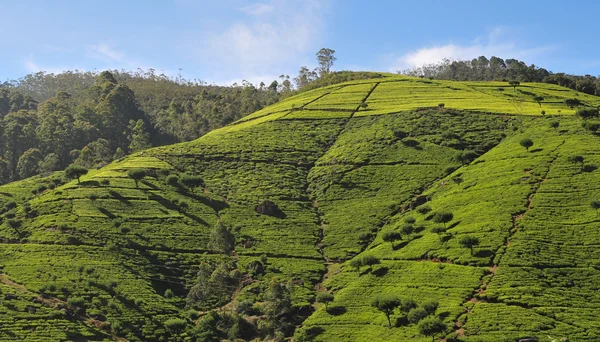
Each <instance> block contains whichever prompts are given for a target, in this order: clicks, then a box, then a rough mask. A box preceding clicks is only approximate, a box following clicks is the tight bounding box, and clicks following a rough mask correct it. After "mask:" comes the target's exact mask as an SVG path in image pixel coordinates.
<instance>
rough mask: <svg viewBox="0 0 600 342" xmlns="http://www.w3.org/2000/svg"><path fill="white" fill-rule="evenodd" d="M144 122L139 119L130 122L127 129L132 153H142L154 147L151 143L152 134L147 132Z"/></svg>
mask: <svg viewBox="0 0 600 342" xmlns="http://www.w3.org/2000/svg"><path fill="white" fill-rule="evenodd" d="M145 126H146V125H145V124H144V120H142V119H138V120H137V121H134V120H129V125H128V126H127V129H128V130H129V132H130V134H129V135H128V136H127V139H128V140H129V150H130V151H131V152H137V151H142V150H145V149H148V148H150V147H152V143H150V134H149V133H148V132H147V131H146V128H145Z"/></svg>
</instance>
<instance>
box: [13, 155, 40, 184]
mask: <svg viewBox="0 0 600 342" xmlns="http://www.w3.org/2000/svg"><path fill="white" fill-rule="evenodd" d="M41 160H42V154H41V153H40V150H38V149H37V148H30V149H28V150H27V151H25V153H23V155H22V156H21V157H20V158H19V161H18V162H17V174H18V175H19V178H21V179H23V178H29V177H31V176H34V175H36V174H37V173H38V171H39V166H38V165H39V163H40V161H41Z"/></svg>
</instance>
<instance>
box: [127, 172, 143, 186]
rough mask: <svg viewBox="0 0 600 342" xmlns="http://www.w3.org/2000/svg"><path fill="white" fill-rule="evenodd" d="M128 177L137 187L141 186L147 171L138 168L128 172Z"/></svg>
mask: <svg viewBox="0 0 600 342" xmlns="http://www.w3.org/2000/svg"><path fill="white" fill-rule="evenodd" d="M127 176H128V177H129V178H131V179H133V180H134V181H135V187H136V188H137V187H138V185H139V181H140V180H142V179H143V178H144V177H146V169H141V168H136V169H130V170H129V171H127Z"/></svg>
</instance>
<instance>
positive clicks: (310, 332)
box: [304, 327, 325, 341]
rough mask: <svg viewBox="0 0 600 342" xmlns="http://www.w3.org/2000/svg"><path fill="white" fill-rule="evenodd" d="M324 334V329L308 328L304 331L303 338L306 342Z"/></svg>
mask: <svg viewBox="0 0 600 342" xmlns="http://www.w3.org/2000/svg"><path fill="white" fill-rule="evenodd" d="M324 332H325V329H323V328H321V327H310V328H308V329H306V330H304V337H305V340H306V341H313V340H314V339H315V337H317V336H319V335H321V334H322V333H324Z"/></svg>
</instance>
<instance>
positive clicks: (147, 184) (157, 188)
mask: <svg viewBox="0 0 600 342" xmlns="http://www.w3.org/2000/svg"><path fill="white" fill-rule="evenodd" d="M140 183H142V184H144V185H145V186H147V187H149V188H151V189H152V190H160V188H159V187H157V186H156V185H154V184H152V183H150V182H149V181H147V180H142V181H141V182H140Z"/></svg>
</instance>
